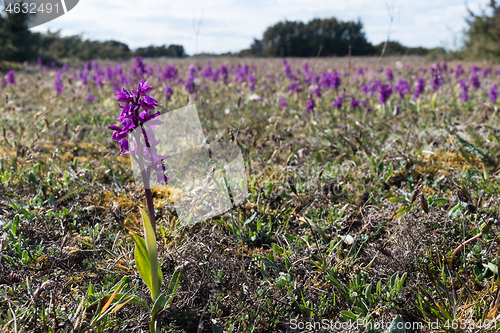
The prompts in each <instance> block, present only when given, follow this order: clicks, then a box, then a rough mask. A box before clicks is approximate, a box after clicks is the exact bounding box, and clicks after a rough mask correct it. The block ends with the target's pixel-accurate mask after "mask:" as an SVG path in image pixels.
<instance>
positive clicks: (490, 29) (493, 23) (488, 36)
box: [464, 0, 500, 59]
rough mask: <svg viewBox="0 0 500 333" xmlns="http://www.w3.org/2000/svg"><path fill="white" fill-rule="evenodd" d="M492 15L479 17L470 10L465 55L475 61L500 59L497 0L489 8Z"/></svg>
mask: <svg viewBox="0 0 500 333" xmlns="http://www.w3.org/2000/svg"><path fill="white" fill-rule="evenodd" d="M488 7H489V8H490V9H491V10H492V13H491V15H488V14H486V11H484V10H483V11H482V12H481V14H479V15H477V14H475V13H473V12H472V11H471V10H470V9H469V18H468V19H467V24H468V28H467V29H466V30H465V40H464V53H465V55H466V56H468V57H470V58H475V59H498V58H499V57H500V10H499V7H498V5H497V3H496V1H495V0H491V3H490V4H489V6H488Z"/></svg>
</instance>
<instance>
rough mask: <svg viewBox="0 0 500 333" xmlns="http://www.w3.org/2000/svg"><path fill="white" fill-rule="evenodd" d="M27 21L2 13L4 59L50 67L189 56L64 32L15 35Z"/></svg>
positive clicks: (0, 51) (0, 56) (175, 48)
mask: <svg viewBox="0 0 500 333" xmlns="http://www.w3.org/2000/svg"><path fill="white" fill-rule="evenodd" d="M25 19H26V18H25V17H23V16H22V13H20V14H18V15H17V16H16V15H14V17H13V19H12V20H11V22H9V19H8V18H7V16H6V15H2V14H1V13H0V60H7V61H12V62H24V61H28V62H34V61H37V59H38V58H41V59H42V61H43V62H44V63H46V64H48V63H51V62H53V61H55V62H56V63H57V62H58V61H62V60H63V59H80V60H82V61H85V60H91V59H96V58H100V59H111V60H127V59H130V58H132V57H135V56H140V57H185V56H186V52H185V51H184V47H183V46H182V45H170V46H168V47H167V46H166V45H162V46H148V47H143V48H138V49H137V50H135V51H134V50H131V49H130V48H129V47H128V45H127V44H125V43H122V42H118V41H114V40H110V41H104V42H100V41H92V40H88V39H84V38H83V37H82V36H79V35H75V36H67V37H62V36H61V35H60V32H48V33H38V32H32V31H30V30H23V31H19V32H16V33H13V32H12V30H13V29H11V23H12V24H13V25H21V26H22V25H23V24H24V20H25Z"/></svg>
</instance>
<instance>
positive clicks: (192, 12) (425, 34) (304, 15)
mask: <svg viewBox="0 0 500 333" xmlns="http://www.w3.org/2000/svg"><path fill="white" fill-rule="evenodd" d="M387 1H388V2H389V3H392V4H394V8H395V12H396V13H397V15H396V19H395V20H394V22H393V25H392V28H391V39H395V40H399V41H400V42H402V43H403V44H405V45H410V46H418V45H421V46H426V47H435V46H442V45H443V43H444V42H446V41H447V42H448V43H449V42H450V41H451V39H452V38H453V37H454V36H455V35H456V34H457V33H460V32H461V31H462V29H463V28H464V27H465V25H466V24H465V17H466V15H467V9H466V5H465V3H462V2H457V1H456V0H419V1H414V0H412V1H409V0H387ZM488 3H489V0H470V1H469V3H468V5H469V7H470V8H471V9H473V10H476V11H477V10H478V9H479V6H480V5H481V6H482V7H483V8H484V7H485V6H486V5H487V4H488ZM332 16H334V17H336V18H338V19H340V20H357V19H358V18H360V19H361V21H362V22H363V23H364V27H365V32H366V35H367V38H368V40H369V41H371V42H372V43H375V44H378V43H380V42H382V41H384V40H385V39H386V38H387V29H388V26H389V15H388V12H387V8H386V1H384V0H352V1H349V2H348V1H344V0H316V1H314V2H311V1H308V0H255V1H241V0H240V1H238V0H205V1H203V2H201V1H198V0H183V1H172V0H167V1H163V0H143V1H141V2H129V1H122V0H99V1H98V0H81V1H80V2H79V4H78V5H77V6H76V7H75V8H74V9H73V10H72V11H70V12H69V13H68V14H66V15H64V16H62V17H60V18H58V19H56V20H54V21H51V22H48V23H46V24H44V25H42V26H40V27H37V28H35V29H34V30H37V31H46V30H48V29H51V30H52V31H54V30H59V29H61V30H62V32H63V35H69V34H75V33H84V35H85V37H88V38H91V39H98V40H108V39H115V40H119V41H122V42H125V43H127V44H128V45H129V46H131V47H132V48H136V47H140V46H147V45H151V44H155V45H162V44H167V45H168V44H181V45H183V46H184V47H185V49H186V51H187V52H188V53H190V54H192V53H194V52H195V51H196V34H195V29H194V27H193V21H198V20H200V19H201V21H202V23H201V27H200V33H199V36H198V37H199V38H198V51H199V52H201V51H204V52H215V53H221V52H227V51H239V50H241V49H243V48H247V47H248V46H249V45H250V44H251V42H252V40H253V38H261V37H262V34H263V32H264V30H265V29H266V28H267V27H268V26H270V25H272V24H274V23H276V22H278V21H280V20H284V19H288V20H301V21H308V20H310V19H312V18H316V17H317V18H326V17H332ZM447 46H449V45H447Z"/></svg>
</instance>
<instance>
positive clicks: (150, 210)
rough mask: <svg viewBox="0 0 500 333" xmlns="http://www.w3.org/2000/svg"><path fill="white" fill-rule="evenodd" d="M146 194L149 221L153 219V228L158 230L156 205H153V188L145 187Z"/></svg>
mask: <svg viewBox="0 0 500 333" xmlns="http://www.w3.org/2000/svg"><path fill="white" fill-rule="evenodd" d="M144 194H145V195H146V203H147V205H148V215H149V221H151V226H152V227H153V230H156V219H155V206H154V205H153V195H152V193H151V189H149V188H145V189H144Z"/></svg>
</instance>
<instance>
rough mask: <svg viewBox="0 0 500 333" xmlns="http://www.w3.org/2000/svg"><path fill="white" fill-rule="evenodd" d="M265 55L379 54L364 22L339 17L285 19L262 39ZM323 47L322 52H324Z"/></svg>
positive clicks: (269, 30)
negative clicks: (364, 28) (302, 20)
mask: <svg viewBox="0 0 500 333" xmlns="http://www.w3.org/2000/svg"><path fill="white" fill-rule="evenodd" d="M262 45H263V51H262V53H263V55H265V56H272V57H288V56H295V57H314V56H316V55H318V53H319V54H320V56H345V55H347V54H348V53H349V45H350V46H351V49H352V55H372V54H374V53H375V49H374V47H373V45H371V44H370V43H369V42H368V41H367V40H366V37H365V34H364V32H363V24H362V23H361V21H359V20H358V22H353V21H348V22H343V21H338V20H337V19H335V18H329V19H323V20H320V19H314V20H312V21H309V22H308V23H307V24H305V23H303V22H294V21H284V22H278V23H277V24H275V25H273V26H271V27H269V28H268V29H267V30H266V31H265V32H264V38H263V41H262ZM320 50H321V52H320Z"/></svg>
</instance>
